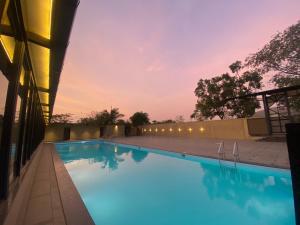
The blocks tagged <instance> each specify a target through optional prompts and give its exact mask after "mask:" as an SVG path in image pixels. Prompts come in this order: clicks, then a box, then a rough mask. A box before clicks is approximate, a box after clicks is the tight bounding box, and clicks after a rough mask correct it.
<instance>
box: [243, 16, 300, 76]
mask: <svg viewBox="0 0 300 225" xmlns="http://www.w3.org/2000/svg"><path fill="white" fill-rule="evenodd" d="M246 65H247V66H252V67H254V68H256V69H257V70H258V71H259V72H261V73H263V74H264V73H267V72H269V71H275V72H277V73H279V74H281V75H290V76H297V77H299V76H300V21H298V22H297V23H296V24H295V25H292V26H290V27H288V28H287V29H286V30H284V31H283V32H281V33H278V34H276V35H275V36H274V37H273V38H272V40H271V41H270V42H269V43H268V44H266V45H265V46H264V47H263V48H262V49H261V50H260V51H258V52H257V53H255V54H253V55H250V56H249V57H248V58H247V59H246Z"/></svg>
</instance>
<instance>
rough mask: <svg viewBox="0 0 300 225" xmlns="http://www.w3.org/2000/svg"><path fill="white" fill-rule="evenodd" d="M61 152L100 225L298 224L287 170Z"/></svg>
mask: <svg viewBox="0 0 300 225" xmlns="http://www.w3.org/2000/svg"><path fill="white" fill-rule="evenodd" d="M56 147H57V151H58V153H59V155H60V157H61V159H62V160H63V162H64V163H65V166H66V168H67V170H68V172H69V174H70V176H71V178H72V180H73V182H74V184H75V186H76V188H77V190H78V191H79V193H80V195H81V197H82V199H83V201H84V203H85V205H86V207H87V209H88V211H89V213H90V214H91V216H92V218H93V220H94V222H95V223H96V224H97V225H240V224H243V225H295V214H294V205H293V194H292V186H291V177H290V172H289V171H288V170H280V169H272V168H267V167H260V166H251V165H247V164H237V167H236V168H235V167H234V166H233V163H231V162H223V163H222V164H219V161H218V160H213V159H207V158H202V157H195V156H186V157H183V156H181V155H180V154H177V153H170V152H165V151H159V150H154V149H144V148H142V149H137V148H136V147H133V146H125V145H115V144H112V143H107V142H100V141H93V142H77V143H76V142H74V143H58V144H56Z"/></svg>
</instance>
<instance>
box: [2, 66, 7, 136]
mask: <svg viewBox="0 0 300 225" xmlns="http://www.w3.org/2000/svg"><path fill="white" fill-rule="evenodd" d="M7 88H8V80H7V79H6V77H5V76H4V75H3V74H2V72H1V71H0V90H1V91H0V142H1V137H2V130H3V117H4V109H5V102H6V94H7Z"/></svg>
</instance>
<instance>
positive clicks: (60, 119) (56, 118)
mask: <svg viewBox="0 0 300 225" xmlns="http://www.w3.org/2000/svg"><path fill="white" fill-rule="evenodd" d="M50 122H51V123H62V124H66V123H72V114H71V113H65V114H54V115H52V117H51V120H50Z"/></svg>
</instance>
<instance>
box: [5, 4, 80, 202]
mask: <svg viewBox="0 0 300 225" xmlns="http://www.w3.org/2000/svg"><path fill="white" fill-rule="evenodd" d="M77 6H78V0H64V1H56V0H22V1H21V0H0V200H1V202H3V201H6V200H7V199H8V197H9V196H10V194H11V193H13V192H14V191H15V190H16V188H17V185H16V184H17V183H18V182H19V177H20V174H22V173H23V170H24V168H26V166H25V165H26V164H27V163H28V162H29V161H30V159H31V157H32V155H33V154H34V152H35V150H36V149H37V147H38V145H39V144H40V143H41V141H42V140H43V138H44V132H45V127H46V125H47V124H48V122H49V119H50V118H51V114H52V110H53V104H54V101H55V95H56V91H57V86H58V82H59V77H60V73H61V71H62V67H63V60H64V57H65V53H66V48H67V46H68V41H69V36H70V32H71V28H72V24H73V20H74V16H75V12H76V9H77Z"/></svg>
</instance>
